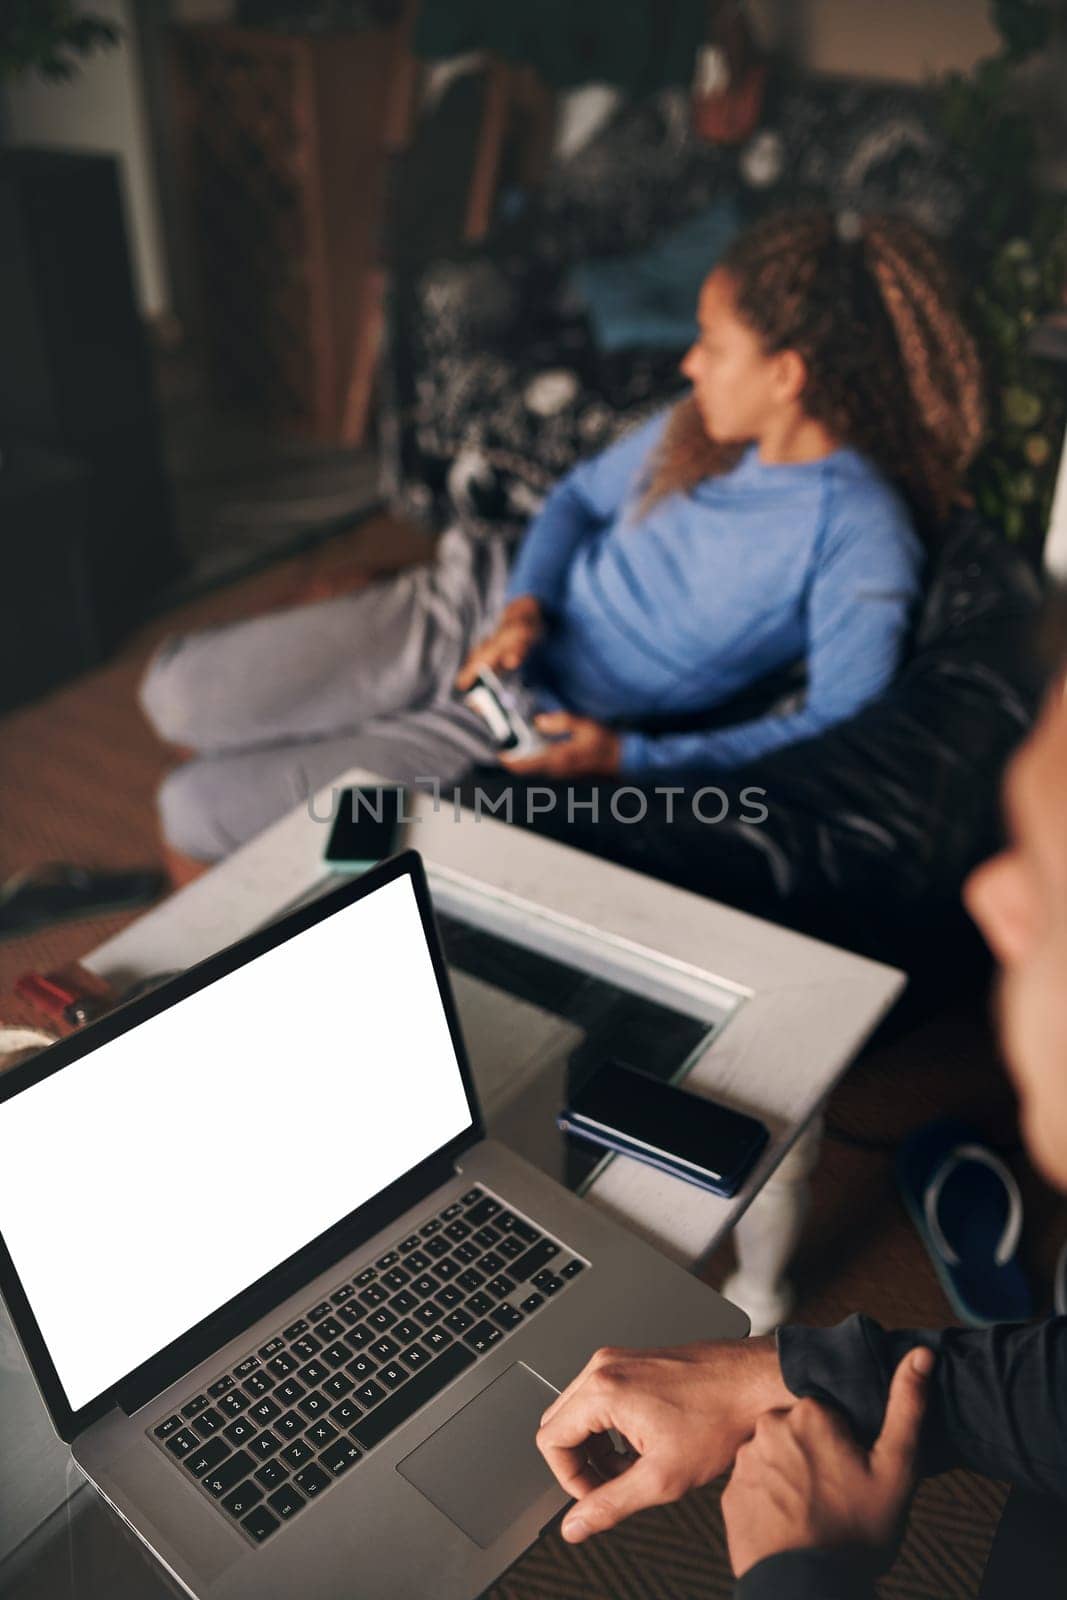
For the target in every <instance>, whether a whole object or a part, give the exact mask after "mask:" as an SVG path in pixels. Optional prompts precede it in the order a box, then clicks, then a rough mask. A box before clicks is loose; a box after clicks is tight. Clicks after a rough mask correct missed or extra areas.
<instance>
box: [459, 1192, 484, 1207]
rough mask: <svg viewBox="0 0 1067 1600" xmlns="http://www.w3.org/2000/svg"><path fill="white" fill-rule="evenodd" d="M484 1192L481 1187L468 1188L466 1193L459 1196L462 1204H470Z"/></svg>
mask: <svg viewBox="0 0 1067 1600" xmlns="http://www.w3.org/2000/svg"><path fill="white" fill-rule="evenodd" d="M484 1193H485V1191H484V1190H483V1189H468V1190H467V1192H466V1194H461V1195H460V1197H459V1198H460V1201H461V1202H462V1204H463V1205H465V1206H472V1205H473V1204H474V1202H475V1201H476V1200H480V1199H481V1198H482V1195H483V1194H484Z"/></svg>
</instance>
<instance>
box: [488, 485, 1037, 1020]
mask: <svg viewBox="0 0 1067 1600" xmlns="http://www.w3.org/2000/svg"><path fill="white" fill-rule="evenodd" d="M1040 604H1041V588H1040V584H1039V583H1038V581H1037V579H1036V577H1035V575H1034V573H1033V570H1032V568H1031V566H1030V565H1029V564H1028V562H1027V561H1025V560H1024V558H1023V557H1022V556H1021V555H1020V554H1019V553H1018V552H1017V551H1016V550H1014V549H1013V548H1012V547H1011V546H1010V545H1009V544H1007V543H1006V542H1005V541H1004V539H1003V537H1002V536H1000V535H998V534H996V533H994V532H993V531H992V530H991V529H990V528H989V527H987V526H986V525H985V524H983V523H982V521H981V520H980V519H979V518H978V517H977V516H975V515H974V514H973V513H970V512H960V513H958V514H956V515H955V516H954V518H953V519H952V520H951V521H950V523H949V525H948V526H947V527H946V529H945V532H944V538H943V540H942V541H941V544H940V546H939V550H938V553H937V554H936V556H935V557H934V560H933V567H932V575H931V579H930V583H929V586H928V591H927V596H926V600H925V604H924V607H923V610H922V613H921V616H920V618H919V622H918V625H917V627H916V630H915V635H914V639H913V643H912V647H911V650H910V653H909V655H908V658H907V660H906V662H905V665H904V667H903V669H902V670H901V672H900V673H899V675H898V677H897V679H896V680H895V682H894V683H893V685H892V686H891V688H890V689H889V690H888V692H887V693H886V694H885V695H884V696H882V698H880V699H879V700H878V701H876V702H874V703H872V704H870V705H868V706H866V707H865V708H864V709H863V710H862V711H860V712H859V713H858V714H857V715H856V716H855V717H853V718H851V719H850V720H849V721H847V722H844V723H841V724H838V726H836V727H834V728H832V729H830V730H829V731H828V732H826V733H824V734H821V735H819V736H818V737H817V738H814V739H810V740H807V741H805V742H803V743H801V744H796V745H793V746H791V747H790V748H788V749H786V750H781V751H778V752H777V753H775V754H773V755H770V756H767V757H765V758H764V759H763V760H761V761H758V762H756V763H753V764H752V765H751V766H749V767H746V768H745V769H744V770H741V771H736V772H732V773H729V774H716V773H715V772H707V773H699V774H697V773H694V772H692V771H687V772H684V773H678V774H670V773H665V772H664V773H660V772H657V773H655V774H650V775H646V776H641V777H620V778H612V779H598V780H595V781H592V780H589V779H582V780H578V781H576V782H573V783H571V784H570V785H569V786H568V785H567V784H566V783H560V782H551V781H550V780H547V779H543V778H530V779H519V778H517V777H515V776H513V775H511V774H509V773H507V772H505V771H504V770H503V769H501V768H498V767H480V768H477V769H475V771H474V772H473V773H472V774H471V775H470V778H469V780H468V782H467V783H466V785H465V787H464V795H463V798H464V801H465V803H466V804H468V805H475V804H476V803H477V804H482V805H492V806H494V807H499V806H501V805H504V804H507V801H506V799H505V796H506V795H508V794H510V815H511V817H512V820H513V821H514V823H515V825H516V826H520V827H531V828H533V829H535V830H536V831H538V832H540V833H543V834H546V835H548V836H550V837H552V838H555V839H559V840H562V841H564V842H565V843H567V844H571V845H575V846H577V847H579V848H580V849H584V850H590V851H592V852H593V853H594V854H596V855H599V856H603V857H605V858H606V859H608V860H611V861H615V862H619V863H621V864H622V865H624V866H628V867H633V868H636V869H637V870H639V871H641V872H648V873H651V874H652V875H653V876H655V877H657V878H662V879H664V880H665V881H667V882H669V883H674V884H679V885H681V886H682V887H683V888H686V889H690V890H693V891H695V892H696V893H698V894H705V895H709V896H712V897H713V898H715V899H716V900H721V901H724V902H727V903H728V904H731V905H734V906H738V907H741V908H743V909H745V910H747V911H751V912H754V913H755V914H757V915H759V916H763V917H768V918H770V919H771V920H773V921H775V922H779V923H783V924H786V925H788V926H791V927H795V928H798V929H800V930H802V931H804V932H806V933H810V934H813V935H815V936H817V937H820V938H823V939H827V940H830V941H831V942H833V943H835V944H839V945H844V946H845V947H847V948H849V949H852V950H855V951H858V952H860V953H862V954H866V955H870V956H872V957H874V958H876V959H879V960H884V961H889V962H891V963H893V964H894V965H897V966H901V967H903V968H905V970H907V971H908V972H909V973H910V974H911V975H912V976H913V978H914V977H918V976H920V975H921V976H922V977H924V978H926V979H927V980H929V982H930V983H931V984H932V986H933V987H934V988H936V989H937V990H938V991H941V990H943V988H944V987H945V986H946V985H948V984H949V983H950V982H951V981H954V980H955V979H957V978H958V977H959V975H960V974H961V973H967V974H968V975H969V976H970V977H973V973H974V961H975V959H976V957H977V955H978V952H979V951H980V949H981V946H980V941H978V939H977V935H976V934H975V933H974V930H973V928H972V927H971V925H970V922H969V920H968V919H967V917H966V915H965V913H964V912H963V911H962V908H961V906H960V898H959V895H960V887H961V884H962V882H963V879H964V878H965V876H966V874H967V873H968V872H969V870H970V869H971V867H973V866H974V865H975V864H976V863H977V862H978V861H980V860H982V859H983V858H984V857H985V856H986V855H988V854H989V853H991V852H992V851H993V850H994V849H995V848H996V847H997V845H998V842H999V840H1000V837H1001V833H1000V809H999V788H1000V779H1001V776H1002V773H1003V770H1004V767H1005V764H1006V762H1007V760H1008V758H1009V756H1010V755H1011V753H1012V750H1013V749H1014V747H1015V746H1016V745H1017V744H1018V743H1019V741H1020V740H1021V739H1022V738H1023V737H1024V736H1025V734H1026V733H1027V731H1028V729H1029V728H1030V726H1031V723H1032V721H1033V718H1034V715H1035V712H1036V709H1037V706H1038V703H1039V701H1040V697H1041V691H1042V686H1043V678H1044V672H1043V668H1042V665H1041V662H1040V661H1039V659H1038V654H1037V651H1036V648H1035V634H1036V633H1037V613H1038V609H1039V607H1040ZM750 711H751V707H746V708H745V710H744V714H746V715H747V714H750ZM729 712H730V715H729V718H728V720H731V721H736V720H739V718H740V714H741V713H740V712H739V709H738V707H737V705H736V703H735V704H734V706H732V707H731V708H729ZM724 720H727V718H725V717H723V716H722V715H721V714H720V716H719V717H717V718H716V722H717V723H721V722H722V721H724ZM623 786H625V792H621V791H622V788H623ZM668 786H669V787H671V788H673V789H674V790H675V791H676V792H675V793H674V794H673V795H672V796H667V795H665V794H664V793H663V790H664V789H666V788H667V787H668ZM568 787H569V788H570V792H571V795H572V797H573V800H574V801H575V802H581V801H595V804H596V807H597V811H596V813H595V814H593V813H591V812H590V810H589V809H588V808H587V807H584V806H582V805H580V804H578V805H572V806H571V808H570V814H568V805H567V791H568ZM533 790H536V791H537V792H536V793H531V791H533ZM546 790H550V791H551V805H550V804H549V798H548V796H546V794H545V791H546ZM712 790H717V791H721V794H722V796H723V798H722V799H720V798H719V796H718V794H716V793H714V792H712ZM756 790H758V791H762V794H761V795H759V794H755V793H753V791H756ZM531 802H532V804H531ZM613 802H614V805H613ZM694 802H696V803H695V805H694ZM757 806H762V807H765V808H766V817H765V819H764V820H761V821H754V820H752V818H753V817H754V816H756V815H758V812H757V810H756V807H757ZM643 808H644V814H643V816H642V817H641V820H640V821H633V820H630V819H632V818H634V817H635V816H638V815H639V814H640V813H641V812H642V809H643ZM724 809H725V810H726V815H725V816H723V817H722V820H718V821H715V820H706V819H714V818H716V817H718V816H719V815H720V813H722V811H723V810H724Z"/></svg>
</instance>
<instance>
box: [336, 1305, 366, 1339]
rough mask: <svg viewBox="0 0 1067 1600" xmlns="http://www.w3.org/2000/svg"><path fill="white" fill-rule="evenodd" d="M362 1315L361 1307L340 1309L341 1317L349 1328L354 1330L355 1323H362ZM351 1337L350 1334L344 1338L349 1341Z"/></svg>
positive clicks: (343, 1307)
mask: <svg viewBox="0 0 1067 1600" xmlns="http://www.w3.org/2000/svg"><path fill="white" fill-rule="evenodd" d="M363 1315H364V1313H363V1307H362V1306H361V1305H358V1304H357V1305H353V1306H342V1307H341V1316H342V1317H343V1318H344V1320H345V1322H346V1323H347V1324H348V1326H349V1327H350V1328H354V1327H355V1326H356V1324H357V1323H359V1322H362V1320H363ZM351 1337H352V1335H351V1334H346V1338H349V1339H350V1338H351Z"/></svg>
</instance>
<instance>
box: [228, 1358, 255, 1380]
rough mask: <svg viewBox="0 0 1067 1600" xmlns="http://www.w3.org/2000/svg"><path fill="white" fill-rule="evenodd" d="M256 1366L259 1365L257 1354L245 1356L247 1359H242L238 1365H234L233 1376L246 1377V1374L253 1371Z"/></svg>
mask: <svg viewBox="0 0 1067 1600" xmlns="http://www.w3.org/2000/svg"><path fill="white" fill-rule="evenodd" d="M258 1366H259V1357H258V1356H249V1357H248V1358H247V1360H245V1361H242V1362H241V1363H240V1365H239V1366H236V1367H234V1369H233V1375H234V1377H235V1378H247V1377H248V1374H249V1373H250V1372H255V1370H256V1368H257V1367H258Z"/></svg>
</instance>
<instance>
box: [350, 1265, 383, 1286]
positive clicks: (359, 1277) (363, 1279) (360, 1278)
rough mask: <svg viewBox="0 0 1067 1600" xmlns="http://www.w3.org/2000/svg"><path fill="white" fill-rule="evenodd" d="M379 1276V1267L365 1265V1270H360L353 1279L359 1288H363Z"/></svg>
mask: <svg viewBox="0 0 1067 1600" xmlns="http://www.w3.org/2000/svg"><path fill="white" fill-rule="evenodd" d="M377 1276H378V1272H377V1268H375V1267H364V1268H363V1271H362V1272H360V1273H357V1274H356V1276H355V1278H353V1280H352V1281H353V1283H354V1284H355V1285H356V1287H357V1288H359V1289H362V1288H363V1286H364V1285H365V1284H368V1283H370V1282H371V1281H372V1280H373V1279H374V1278H376V1277H377Z"/></svg>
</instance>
